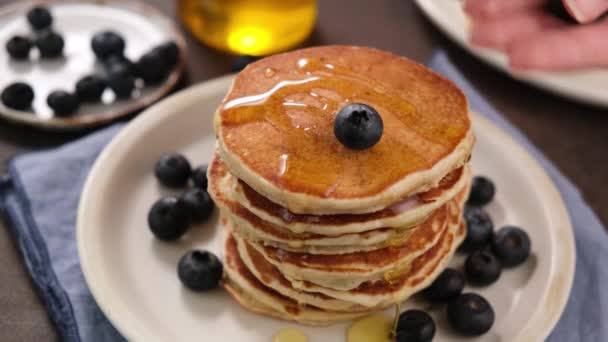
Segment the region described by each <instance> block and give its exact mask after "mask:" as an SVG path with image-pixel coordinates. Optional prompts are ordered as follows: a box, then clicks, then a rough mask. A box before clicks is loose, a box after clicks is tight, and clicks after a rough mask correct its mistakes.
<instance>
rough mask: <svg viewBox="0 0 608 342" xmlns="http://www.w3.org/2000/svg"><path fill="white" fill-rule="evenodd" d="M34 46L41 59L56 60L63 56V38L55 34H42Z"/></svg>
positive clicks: (50, 32) (47, 32) (52, 32)
mask: <svg viewBox="0 0 608 342" xmlns="http://www.w3.org/2000/svg"><path fill="white" fill-rule="evenodd" d="M35 44H36V47H37V48H38V51H40V57H42V58H57V57H59V56H61V55H62V54H63V46H64V42H63V37H61V35H60V34H59V33H57V32H54V31H51V30H48V31H44V32H42V33H41V34H40V35H39V36H38V37H37V38H36V41H35Z"/></svg>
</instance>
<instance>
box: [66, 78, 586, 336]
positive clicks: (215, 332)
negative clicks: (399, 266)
mask: <svg viewBox="0 0 608 342" xmlns="http://www.w3.org/2000/svg"><path fill="white" fill-rule="evenodd" d="M230 82H231V78H230V77H225V78H220V79H217V80H213V81H209V82H206V83H203V84H200V85H197V86H195V87H192V88H189V89H187V90H184V91H182V92H180V93H178V94H175V95H173V96H171V97H170V98H168V99H166V100H164V101H162V102H160V103H158V104H157V105H155V106H153V107H151V108H149V109H148V110H146V112H145V113H142V114H141V115H140V116H139V117H138V118H136V119H135V120H134V121H132V122H131V123H130V124H129V125H128V126H127V127H125V128H124V129H123V130H122V131H121V132H120V133H119V134H118V135H117V136H116V137H115V138H114V140H113V141H112V142H111V143H110V144H109V146H108V147H107V148H106V149H105V150H104V152H103V153H102V155H101V156H100V157H99V159H98V160H97V162H96V163H95V166H94V167H93V170H92V171H91V174H90V175H89V178H88V180H87V182H86V186H85V190H84V192H83V194H82V198H81V202H80V210H79V213H78V234H77V235H78V251H79V253H80V260H81V264H82V270H83V272H84V275H85V278H86V280H87V283H88V285H89V287H90V288H91V291H92V293H93V295H94V296H95V298H96V300H97V302H98V303H99V305H100V306H101V308H102V309H103V311H104V312H105V313H106V315H107V316H108V318H109V319H110V320H111V321H112V322H113V323H114V325H115V326H116V327H117V328H118V329H119V330H120V331H121V332H122V333H123V334H124V335H125V336H126V337H127V338H128V339H130V340H133V341H193V340H203V339H204V340H207V341H264V342H269V341H271V336H272V335H273V333H275V332H276V331H277V330H279V329H281V328H285V327H289V326H297V325H296V324H292V323H288V322H283V321H279V320H274V319H270V318H266V317H264V316H259V315H255V314H252V313H249V312H248V311H246V310H245V309H243V308H242V307H241V306H239V305H238V304H237V303H236V302H235V301H234V300H232V298H230V297H229V296H228V295H227V294H226V293H225V292H224V291H222V290H216V291H212V292H210V293H193V292H191V291H188V290H186V289H184V288H183V287H182V285H181V284H180V282H179V280H178V278H177V275H176V265H177V262H178V260H179V258H180V257H181V256H182V255H183V254H184V253H185V252H186V251H187V250H189V249H191V248H194V247H197V248H206V249H209V250H212V251H214V252H216V253H218V254H219V255H220V256H221V254H222V253H221V252H220V243H219V235H220V234H219V232H218V229H217V228H216V223H217V217H214V218H213V219H212V220H211V222H209V223H207V224H204V225H201V226H197V227H193V228H192V229H191V231H190V232H189V233H188V235H187V237H186V238H184V239H182V240H180V241H179V242H177V243H163V242H159V241H158V240H156V239H155V238H154V237H153V236H152V234H151V233H150V232H149V230H148V227H147V223H146V217H147V213H148V209H149V208H150V207H151V205H152V204H153V203H154V201H155V200H157V199H158V198H159V197H161V196H162V195H164V194H167V193H169V191H167V190H165V189H163V188H161V187H160V186H159V185H158V184H157V181H156V179H155V178H154V175H153V171H152V170H153V167H154V163H155V162H156V160H157V158H158V157H159V156H160V155H161V154H162V153H164V152H171V151H179V152H182V153H184V154H185V155H186V156H187V157H188V158H189V159H190V160H191V161H192V162H193V163H194V164H201V163H207V162H209V160H210V158H211V156H212V153H213V150H214V148H215V138H214V134H213V128H212V114H213V112H214V111H215V108H216V107H217V105H218V104H219V102H220V101H221V99H222V98H223V96H224V94H225V93H226V91H227V90H228V88H229V85H230ZM474 125H475V131H476V133H477V138H478V140H477V145H476V147H475V153H474V158H473V166H474V169H475V171H476V173H481V174H485V175H488V176H489V177H491V178H492V179H493V180H494V181H495V182H496V185H497V188H498V193H497V198H496V199H495V200H494V201H493V202H492V204H491V205H489V206H488V210H489V212H490V214H491V215H492V217H493V219H494V222H495V224H496V226H498V227H500V226H502V225H504V224H507V223H510V224H516V225H520V226H522V227H524V228H525V229H526V230H527V231H528V233H529V234H530V237H531V240H532V250H533V255H532V256H531V257H530V258H529V260H528V261H526V263H525V264H524V265H523V266H521V267H519V268H517V269H514V270H507V271H505V272H504V273H503V275H502V276H501V278H500V280H499V281H498V282H497V283H496V284H494V285H492V286H490V287H488V288H484V289H473V291H476V292H480V293H481V294H483V295H484V296H485V297H486V298H488V300H489V301H490V302H491V303H492V305H493V306H494V309H495V310H496V323H495V325H494V327H493V328H492V330H491V331H490V332H489V333H488V334H486V335H485V336H483V337H481V338H479V339H478V340H485V341H523V340H526V341H540V340H542V339H543V338H544V337H545V336H547V334H548V333H549V332H550V330H551V329H552V327H553V326H554V324H555V323H556V322H557V320H558V318H559V316H560V314H561V312H562V310H563V308H564V306H565V304H566V300H567V298H568V294H569V291H570V287H571V284H572V278H573V273H574V242H573V238H572V231H571V226H570V221H569V218H568V215H567V212H566V210H565V208H564V205H563V203H562V200H561V198H560V195H559V194H558V192H557V191H556V189H555V188H554V186H553V184H552V183H551V181H550V180H549V178H548V177H547V176H546V175H545V174H544V172H543V171H542V170H541V169H540V168H539V166H538V164H537V163H536V162H535V161H534V160H532V158H531V157H530V156H529V155H528V154H527V153H526V152H525V151H524V150H523V149H522V148H521V147H519V146H518V145H517V144H516V143H515V142H514V141H513V140H511V138H510V137H508V136H507V135H506V134H505V133H503V132H502V131H501V130H499V129H498V128H496V127H495V126H493V125H492V124H490V123H489V122H488V121H486V120H485V119H483V118H481V117H479V116H477V115H474ZM216 216H217V215H216ZM462 263H463V260H462V257H458V258H456V260H454V262H453V265H454V266H456V267H459V265H462ZM469 290H470V289H469ZM416 305H424V304H421V303H418V302H416V301H412V302H408V304H407V305H406V306H416ZM387 312H388V313H391V312H392V311H391V310H388V311H387ZM432 314H433V315H434V316H435V318H436V320H437V322H438V327H439V328H438V335H437V338H436V341H442V340H444V341H445V340H461V338H458V337H455V336H454V335H453V334H452V333H451V332H450V330H449V328H448V327H447V323H446V322H445V319H444V318H443V316H444V315H443V311H441V310H433V313H432ZM348 325H349V324H348V323H344V324H338V325H335V326H332V327H328V328H309V327H299V328H300V329H301V330H303V331H304V332H305V333H306V334H307V335H308V337H309V338H310V341H312V342H314V341H342V340H344V338H345V337H344V336H345V331H346V329H347V327H348ZM462 340H463V341H469V340H470V339H462Z"/></svg>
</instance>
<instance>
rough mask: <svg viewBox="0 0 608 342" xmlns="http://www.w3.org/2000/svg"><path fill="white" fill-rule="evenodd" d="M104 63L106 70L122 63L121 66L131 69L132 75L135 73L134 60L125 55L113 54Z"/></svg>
mask: <svg viewBox="0 0 608 342" xmlns="http://www.w3.org/2000/svg"><path fill="white" fill-rule="evenodd" d="M102 63H103V66H104V68H105V69H106V71H108V70H110V69H111V68H112V67H114V65H117V64H121V65H122V66H121V67H120V68H126V69H127V70H129V73H130V74H131V75H135V72H134V70H135V67H134V65H133V62H131V60H129V59H128V58H127V57H126V56H124V55H111V56H109V57H108V58H106V59H104V60H103V61H102Z"/></svg>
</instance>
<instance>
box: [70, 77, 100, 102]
mask: <svg viewBox="0 0 608 342" xmlns="http://www.w3.org/2000/svg"><path fill="white" fill-rule="evenodd" d="M106 87H107V84H106V81H105V80H104V79H103V78H101V77H99V76H97V75H89V76H85V77H83V78H81V79H80V80H79V81H78V82H77V83H76V95H77V96H78V99H80V101H83V102H99V101H100V100H101V95H102V94H103V91H104V90H105V89H106Z"/></svg>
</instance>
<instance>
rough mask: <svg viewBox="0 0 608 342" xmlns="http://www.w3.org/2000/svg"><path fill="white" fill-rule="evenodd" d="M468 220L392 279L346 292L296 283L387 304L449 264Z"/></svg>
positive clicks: (360, 300) (347, 297)
mask: <svg viewBox="0 0 608 342" xmlns="http://www.w3.org/2000/svg"><path fill="white" fill-rule="evenodd" d="M465 232H466V231H465V225H464V222H462V221H461V222H460V223H459V224H458V225H453V226H451V227H450V229H449V230H447V231H446V232H444V234H442V238H441V239H440V240H439V241H438V242H437V244H435V246H433V247H432V248H431V249H429V250H428V251H427V252H425V253H424V254H423V255H421V256H419V257H418V258H416V259H415V260H414V261H412V263H411V264H410V267H409V268H408V270H407V272H404V273H403V274H402V275H398V274H397V275H396V277H395V278H393V279H391V281H389V282H386V281H378V282H365V283H363V284H361V285H360V286H359V287H357V288H356V289H353V290H350V291H347V292H344V291H337V290H334V289H330V288H326V287H322V286H318V285H315V284H312V283H310V282H297V283H292V286H293V287H294V288H295V289H299V290H302V291H306V292H309V293H321V294H325V295H327V296H329V297H332V298H335V299H342V300H345V301H350V302H353V303H357V304H360V305H363V306H368V307H374V308H384V307H386V306H390V305H391V304H394V303H399V302H402V301H404V300H406V299H407V298H409V297H411V296H412V295H413V294H415V293H416V292H418V291H420V290H422V289H424V288H426V287H428V286H429V285H430V284H431V283H432V282H433V280H435V278H437V276H439V274H440V273H441V272H442V271H443V270H444V269H445V268H446V267H447V265H448V263H449V262H450V260H451V259H452V256H453V255H454V253H455V252H456V249H457V248H458V246H460V244H461V243H462V240H464V237H465Z"/></svg>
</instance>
